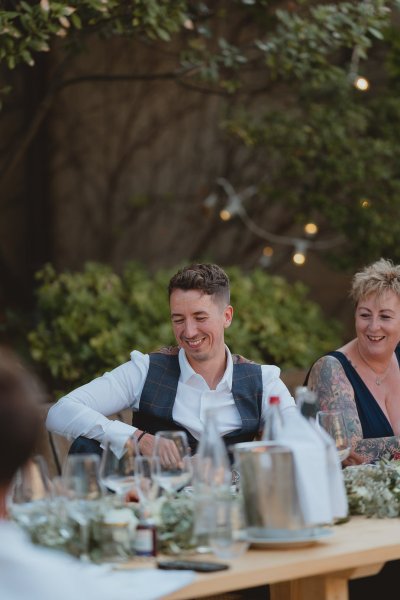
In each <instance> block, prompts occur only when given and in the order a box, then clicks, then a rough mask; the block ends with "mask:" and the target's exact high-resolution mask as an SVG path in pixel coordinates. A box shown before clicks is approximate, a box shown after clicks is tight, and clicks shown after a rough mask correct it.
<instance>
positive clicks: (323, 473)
mask: <svg viewBox="0 0 400 600" xmlns="http://www.w3.org/2000/svg"><path fill="white" fill-rule="evenodd" d="M327 437H328V438H329V436H327ZM276 441H277V442H278V443H280V444H284V445H285V446H287V447H288V448H290V450H291V451H292V453H293V460H294V468H295V479H296V486H297V491H298V496H299V503H300V510H301V512H302V516H303V520H304V525H305V527H313V526H316V525H321V524H324V523H332V522H333V521H334V519H335V518H339V517H345V516H346V515H347V498H346V492H345V488H344V482H343V474H342V470H341V466H340V462H339V461H338V458H337V452H336V448H335V447H334V446H333V447H332V444H331V443H330V442H331V440H330V438H329V440H327V439H326V436H325V435H324V434H323V432H320V431H317V430H316V427H315V426H314V425H312V424H311V422H309V421H308V420H307V419H305V418H304V417H303V416H302V415H301V414H300V413H299V412H298V411H297V410H294V411H290V412H289V411H286V413H285V414H284V424H283V429H282V432H281V434H280V435H279V438H278V439H277V440H276Z"/></svg>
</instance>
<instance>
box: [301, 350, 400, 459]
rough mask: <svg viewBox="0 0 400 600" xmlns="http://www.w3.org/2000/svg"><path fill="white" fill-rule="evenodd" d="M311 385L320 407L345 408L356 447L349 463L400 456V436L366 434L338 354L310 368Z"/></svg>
mask: <svg viewBox="0 0 400 600" xmlns="http://www.w3.org/2000/svg"><path fill="white" fill-rule="evenodd" d="M308 386H309V387H310V389H312V390H314V391H315V392H316V394H317V408H318V410H341V411H342V412H343V416H344V420H345V422H346V428H347V433H348V435H349V438H350V443H351V448H352V451H353V452H352V455H351V456H352V460H350V463H352V464H354V462H373V461H375V460H377V459H379V458H383V457H384V456H388V455H390V456H391V457H396V458H399V457H400V437H399V436H393V437H384V438H363V432H362V428H361V423H360V419H359V417H358V412H357V406H356V402H355V399H354V390H353V387H352V385H351V384H350V382H349V380H348V379H347V377H346V374H345V372H344V370H343V367H342V365H341V364H340V362H339V361H338V360H337V359H336V358H334V357H333V356H323V357H322V358H320V359H319V360H318V361H317V362H316V363H315V364H314V365H313V367H312V369H311V372H310V376H309V380H308ZM358 457H359V459H360V460H358Z"/></svg>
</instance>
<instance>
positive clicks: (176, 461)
mask: <svg viewBox="0 0 400 600" xmlns="http://www.w3.org/2000/svg"><path fill="white" fill-rule="evenodd" d="M153 457H154V478H155V480H156V481H157V482H158V484H159V485H160V487H161V488H162V489H163V490H164V491H165V492H166V493H167V495H169V496H172V495H173V493H174V492H177V491H178V490H180V489H182V488H184V487H185V485H187V484H188V483H189V482H190V480H191V478H192V475H193V468H192V462H191V457H190V450H189V444H188V440H187V435H186V433H185V432H184V431H158V432H157V433H156V435H155V441H154V455H153Z"/></svg>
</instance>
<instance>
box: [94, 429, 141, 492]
mask: <svg viewBox="0 0 400 600" xmlns="http://www.w3.org/2000/svg"><path fill="white" fill-rule="evenodd" d="M138 455H139V452H138V448H137V443H136V440H135V438H134V437H133V436H132V437H130V438H129V439H128V441H127V442H126V444H125V446H124V449H123V453H122V455H121V456H117V455H116V454H115V452H114V451H113V449H112V447H111V442H107V443H106V445H105V448H104V450H103V454H102V457H101V462H100V481H101V483H102V485H103V486H104V488H106V489H107V490H110V491H112V492H115V493H116V495H117V497H118V498H119V499H120V500H121V501H123V500H124V497H125V494H126V493H127V492H128V491H129V490H131V489H132V488H134V487H135V459H136V457H137V456H138Z"/></svg>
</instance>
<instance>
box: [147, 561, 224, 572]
mask: <svg viewBox="0 0 400 600" xmlns="http://www.w3.org/2000/svg"><path fill="white" fill-rule="evenodd" d="M157 567H158V568H159V569H168V570H169V569H177V570H178V571H183V570H185V571H199V572H200V573H212V572H214V571H224V570H225V569H228V568H229V565H226V564H225V563H217V562H208V561H204V560H159V561H158V562H157Z"/></svg>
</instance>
